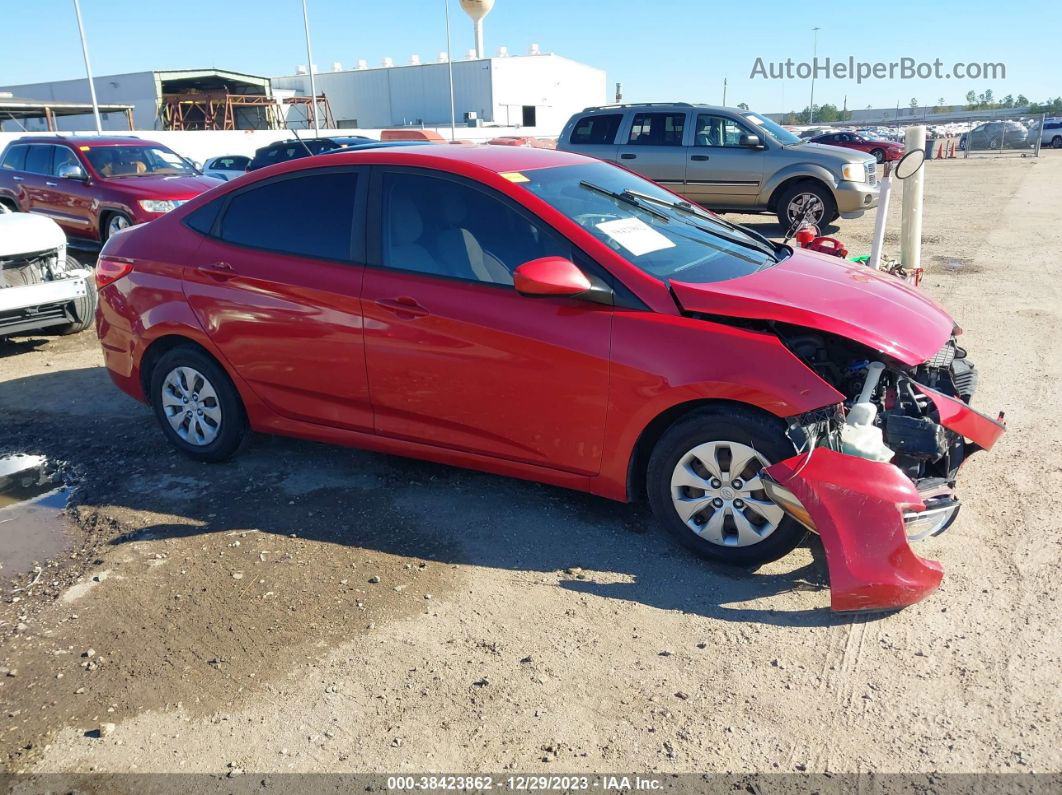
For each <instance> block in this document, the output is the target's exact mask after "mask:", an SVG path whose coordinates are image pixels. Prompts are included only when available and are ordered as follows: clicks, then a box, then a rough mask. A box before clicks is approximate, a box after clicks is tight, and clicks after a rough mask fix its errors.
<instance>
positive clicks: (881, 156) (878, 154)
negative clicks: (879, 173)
mask: <svg viewBox="0 0 1062 795" xmlns="http://www.w3.org/2000/svg"><path fill="white" fill-rule="evenodd" d="M870 154H872V155H874V159H875V160H877V161H878V162H879V163H884V162H885V150H884V149H874V150H873V151H871V153H870Z"/></svg>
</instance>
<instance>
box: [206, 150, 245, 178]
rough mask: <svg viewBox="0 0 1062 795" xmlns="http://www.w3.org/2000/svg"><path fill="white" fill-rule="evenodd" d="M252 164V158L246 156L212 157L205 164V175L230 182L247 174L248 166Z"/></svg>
mask: <svg viewBox="0 0 1062 795" xmlns="http://www.w3.org/2000/svg"><path fill="white" fill-rule="evenodd" d="M250 164H251V158H249V157H245V156H244V155H221V156H219V157H212V158H210V159H209V160H207V161H206V163H204V164H203V168H202V171H203V174H205V175H206V176H208V177H214V178H215V179H223V180H225V181H226V182H228V181H229V180H230V179H236V177H238V176H240V175H241V174H246V173H247V166H249V165H250Z"/></svg>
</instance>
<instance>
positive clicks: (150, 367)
mask: <svg viewBox="0 0 1062 795" xmlns="http://www.w3.org/2000/svg"><path fill="white" fill-rule="evenodd" d="M180 347H188V348H194V349H195V350H197V351H199V352H201V353H203V354H204V355H206V356H209V357H210V358H211V360H212V361H213V362H214V363H215V364H217V366H218V367H220V368H221V369H222V370H223V371H224V372H225V373H226V375H228V376H229V379H230V380H233V379H232V373H230V372H229V368H228V367H227V366H226V364H225V362H223V361H221V359H220V358H218V357H217V356H215V355H214V352H213V351H211V350H210V349H209V348H206V347H204V346H203V345H200V344H199V343H198V342H196V341H195V340H194V339H192V338H191V337H185V336H183V335H181V334H163V335H162V336H160V337H158V338H156V339H154V340H152V341H151V344H149V345H148V346H147V348H145V349H144V353H143V354H141V356H140V388H141V390H143V393H144V397H145V398H147V399H148V401H149V402H150V400H151V396H150V386H151V373H152V372H153V371H154V369H155V365H156V364H158V361H159V359H161V358H162V357H163V356H164V355H165V354H167V353H169V352H170V351H172V350H173V349H174V348H180ZM233 383H235V380H233ZM237 391H239V387H237Z"/></svg>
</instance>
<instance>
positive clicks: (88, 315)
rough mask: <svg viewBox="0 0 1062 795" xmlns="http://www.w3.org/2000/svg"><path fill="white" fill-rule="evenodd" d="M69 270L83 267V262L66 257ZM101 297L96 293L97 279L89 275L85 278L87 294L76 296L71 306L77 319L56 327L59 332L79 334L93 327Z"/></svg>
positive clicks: (72, 312)
mask: <svg viewBox="0 0 1062 795" xmlns="http://www.w3.org/2000/svg"><path fill="white" fill-rule="evenodd" d="M66 267H67V270H74V269H77V268H80V267H82V265H81V263H80V262H78V261H77V260H76V259H74V258H73V257H69V256H68V257H67V258H66ZM98 301H99V298H98V296H97V294H96V280H95V279H94V278H92V277H91V276H89V277H88V278H87V279H85V295H84V296H82V297H81V298H75V299H74V300H73V302H72V305H71V307H70V309H71V314H73V316H74V318H75V320H74V322H73V323H68V324H67V325H65V326H59V327H57V328H56V333H58V334H78V333H80V332H82V331H85V330H86V329H88V328H91V327H92V325H93V324H94V323H95V322H96V304H97V303H98Z"/></svg>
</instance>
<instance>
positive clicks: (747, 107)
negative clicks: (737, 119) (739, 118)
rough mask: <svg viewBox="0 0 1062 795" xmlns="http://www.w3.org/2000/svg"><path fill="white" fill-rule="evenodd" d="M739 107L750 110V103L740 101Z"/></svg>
mask: <svg viewBox="0 0 1062 795" xmlns="http://www.w3.org/2000/svg"><path fill="white" fill-rule="evenodd" d="M738 107H739V108H741V109H742V110H748V109H749V106H748V104H747V103H745V102H739V103H738Z"/></svg>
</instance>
